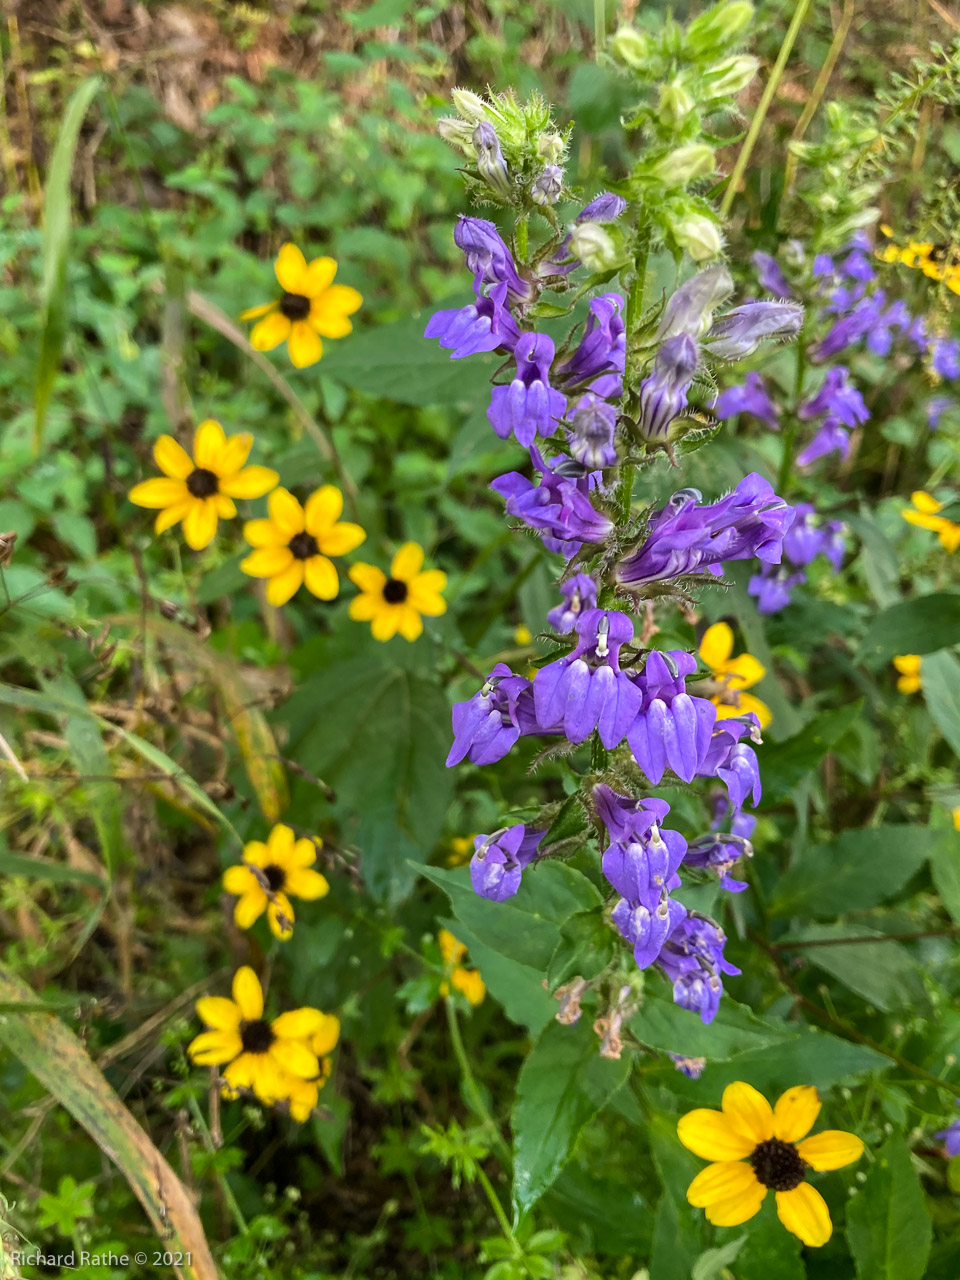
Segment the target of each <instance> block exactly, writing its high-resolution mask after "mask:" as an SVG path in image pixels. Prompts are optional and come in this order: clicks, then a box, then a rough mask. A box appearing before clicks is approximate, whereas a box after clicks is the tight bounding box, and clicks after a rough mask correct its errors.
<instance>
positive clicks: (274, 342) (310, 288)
mask: <svg viewBox="0 0 960 1280" xmlns="http://www.w3.org/2000/svg"><path fill="white" fill-rule="evenodd" d="M274 271H275V272H276V275H277V282H278V283H279V285H280V288H281V289H282V290H283V293H282V295H281V296H280V298H279V299H278V300H277V301H276V302H267V303H264V305H263V306H260V307H251V308H250V309H249V310H248V311H244V312H242V313H241V316H240V319H241V320H257V319H258V318H259V317H261V316H262V317H263V319H261V320H259V323H258V324H255V325H254V327H253V331H252V332H251V334H250V345H251V346H252V347H253V348H254V349H255V350H257V351H272V350H273V348H274V347H278V346H279V345H280V343H281V342H286V344H287V352H288V354H289V356H290V361H291V363H292V364H294V365H295V366H296V367H297V368H298V369H303V368H306V366H307V365H311V364H316V362H317V361H318V360H319V359H320V357H321V356H322V355H323V343H322V342H321V338H343V337H346V335H347V334H348V333H350V332H351V330H352V329H353V324H352V323H351V322H350V320H349V319H348V317H349V316H352V315H353V313H354V312H355V311H359V309H360V307H361V306H362V305H363V298H362V297H361V296H360V294H359V293H358V292H357V290H356V289H352V288H351V287H350V286H349V285H346V284H334V283H333V278H334V276H335V275H336V274H337V264H336V262H335V261H334V260H333V258H314V260H313V261H312V262H310V263H308V262H307V260H306V258H305V257H304V256H303V254H302V253H301V251H300V250H299V249H298V248H297V246H296V245H295V244H289V243H288V244H285V245H282V246H281V248H280V252H279V253H278V254H277V260H276V262H275V263H274Z"/></svg>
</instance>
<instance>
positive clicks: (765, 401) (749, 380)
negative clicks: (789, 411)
mask: <svg viewBox="0 0 960 1280" xmlns="http://www.w3.org/2000/svg"><path fill="white" fill-rule="evenodd" d="M713 412H714V414H715V415H716V416H717V417H718V418H732V417H733V416H734V415H735V414H738V413H749V414H752V415H753V417H755V418H759V419H760V421H761V422H764V423H766V425H767V426H768V427H770V428H772V430H774V431H779V430H780V424H779V422H778V421H777V411H776V409H775V408H774V405H773V401H772V400H771V399H770V396H769V394H768V392H767V384H766V383H765V382H764V380H763V378H762V377H761V376H760V374H759V373H748V374H747V377H746V381H745V382H744V384H743V386H741V387H727V389H726V390H725V391H722V392H721V393H720V395H719V397H718V398H717V402H716V404H715V405H714V406H713Z"/></svg>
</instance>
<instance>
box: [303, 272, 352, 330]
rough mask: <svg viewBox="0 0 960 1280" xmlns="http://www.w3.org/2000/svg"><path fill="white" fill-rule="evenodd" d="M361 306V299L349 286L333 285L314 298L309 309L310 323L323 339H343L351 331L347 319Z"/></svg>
mask: <svg viewBox="0 0 960 1280" xmlns="http://www.w3.org/2000/svg"><path fill="white" fill-rule="evenodd" d="M362 305H363V298H362V297H361V296H360V294H359V293H358V292H357V291H356V289H351V288H350V286H349V285H344V284H335V285H334V286H333V288H332V289H328V290H327V291H326V293H323V294H321V295H320V296H319V297H318V298H314V300H313V304H312V305H311V307H310V323H311V324H312V325H313V327H314V329H316V331H317V332H318V333H320V334H322V335H323V336H324V337H325V338H344V337H346V335H347V334H348V333H350V332H351V330H352V329H353V324H352V323H351V322H350V321H349V320H348V319H347V317H348V316H351V315H353V313H354V312H355V311H359V309H360V307H361V306H362Z"/></svg>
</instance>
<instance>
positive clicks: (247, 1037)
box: [240, 1018, 276, 1053]
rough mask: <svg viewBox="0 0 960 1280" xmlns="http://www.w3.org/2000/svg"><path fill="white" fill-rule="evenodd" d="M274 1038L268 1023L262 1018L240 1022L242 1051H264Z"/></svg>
mask: <svg viewBox="0 0 960 1280" xmlns="http://www.w3.org/2000/svg"><path fill="white" fill-rule="evenodd" d="M275 1038H276V1037H275V1036H274V1034H273V1029H272V1028H271V1026H270V1023H269V1022H264V1021H263V1019H262V1018H258V1019H257V1021H256V1022H241V1023H240V1043H241V1044H242V1045H243V1051H244V1053H266V1052H267V1050H268V1049H269V1048H270V1046H271V1045H272V1044H273V1042H274V1040H275Z"/></svg>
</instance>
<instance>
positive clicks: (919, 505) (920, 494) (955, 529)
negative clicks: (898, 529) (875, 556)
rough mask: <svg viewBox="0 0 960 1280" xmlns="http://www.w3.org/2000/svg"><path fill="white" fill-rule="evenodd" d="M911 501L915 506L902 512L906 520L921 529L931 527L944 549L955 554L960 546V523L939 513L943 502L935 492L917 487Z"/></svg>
mask: <svg viewBox="0 0 960 1280" xmlns="http://www.w3.org/2000/svg"><path fill="white" fill-rule="evenodd" d="M910 501H911V502H912V503H913V507H912V508H910V507H906V508H905V509H904V510H903V511H901V512H900V514H901V515H902V516H903V518H904V520H906V521H907V522H908V523H910V524H915V525H918V526H919V527H920V528H921V529H931V530H932V531H933V532H934V533H936V534H937V536H938V537H939V539H940V545H941V546H942V547H943V548H944V550H946V551H949V552H950V554H951V555H953V553H954V551H956V550H957V548H958V547H960V524H956V523H955V522H954V521H953V520H948V519H947V517H946V516H941V515H939V514H938V513H939V512H940V511H942V510H943V503H942V502H938V501H937V500H936V498H935V497H934V496H933V494H931V493H925V492H924V490H923V489H917V490H915V492H913V493H911V495H910Z"/></svg>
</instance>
